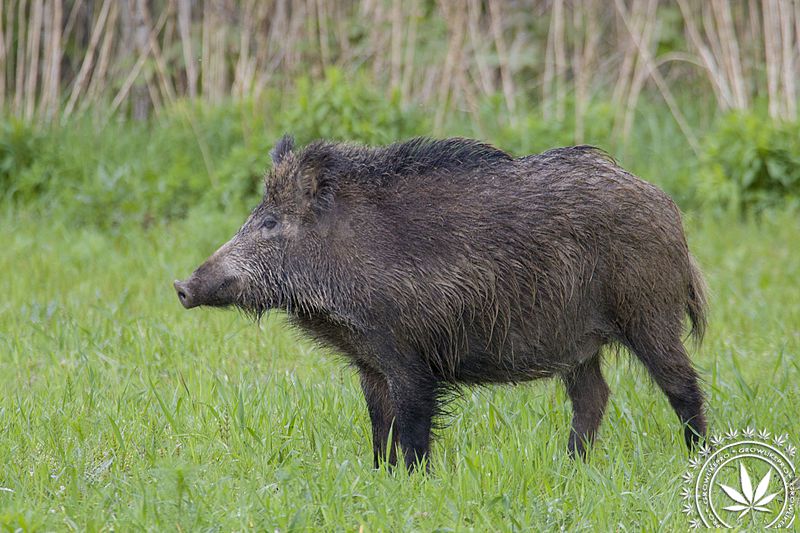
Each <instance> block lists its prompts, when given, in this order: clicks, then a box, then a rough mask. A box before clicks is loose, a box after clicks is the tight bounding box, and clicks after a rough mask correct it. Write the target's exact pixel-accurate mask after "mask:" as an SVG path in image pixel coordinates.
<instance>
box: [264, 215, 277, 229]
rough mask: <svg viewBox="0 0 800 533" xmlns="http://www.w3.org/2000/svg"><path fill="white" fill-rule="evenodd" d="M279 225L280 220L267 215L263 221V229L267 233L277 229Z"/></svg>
mask: <svg viewBox="0 0 800 533" xmlns="http://www.w3.org/2000/svg"><path fill="white" fill-rule="evenodd" d="M277 225H278V219H277V218H275V217H274V216H272V215H267V216H266V217H264V220H262V221H261V229H263V230H266V231H270V230H273V229H275V227H276V226H277Z"/></svg>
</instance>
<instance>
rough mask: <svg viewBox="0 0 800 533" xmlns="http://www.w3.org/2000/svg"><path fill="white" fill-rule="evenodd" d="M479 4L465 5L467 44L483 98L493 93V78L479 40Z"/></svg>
mask: <svg viewBox="0 0 800 533" xmlns="http://www.w3.org/2000/svg"><path fill="white" fill-rule="evenodd" d="M480 19H481V4H480V0H469V2H468V3H467V23H468V25H469V32H468V35H469V42H470V48H471V49H472V57H473V60H474V61H475V67H476V70H477V74H478V76H476V78H477V80H478V82H479V84H480V85H479V86H480V89H481V91H482V92H483V94H484V95H485V96H490V95H493V94H494V93H495V90H496V89H495V86H494V77H493V75H492V74H493V73H492V69H491V67H490V66H489V65H488V64H487V62H486V59H485V57H484V53H485V46H484V45H485V44H486V43H485V41H484V40H482V39H480V37H481V35H482V33H483V31H482V28H481V26H480Z"/></svg>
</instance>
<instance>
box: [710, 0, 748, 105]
mask: <svg viewBox="0 0 800 533" xmlns="http://www.w3.org/2000/svg"><path fill="white" fill-rule="evenodd" d="M711 10H712V12H713V14H714V18H715V20H716V25H717V31H718V35H719V38H718V39H719V43H720V53H721V54H722V64H723V65H725V70H726V71H727V76H728V80H730V86H731V88H732V93H733V94H732V96H733V106H734V108H735V109H747V107H748V98H747V90H746V89H745V83H744V78H743V76H742V60H741V57H740V55H739V42H738V39H737V38H736V30H735V29H734V25H733V17H732V15H731V10H730V4H729V3H728V2H726V1H725V0H712V2H711Z"/></svg>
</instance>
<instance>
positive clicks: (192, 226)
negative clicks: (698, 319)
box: [0, 210, 800, 531]
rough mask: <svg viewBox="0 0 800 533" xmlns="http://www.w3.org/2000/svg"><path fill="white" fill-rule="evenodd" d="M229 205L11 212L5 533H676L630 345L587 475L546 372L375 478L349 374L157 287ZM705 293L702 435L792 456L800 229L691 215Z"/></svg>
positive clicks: (490, 400)
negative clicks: (83, 220) (412, 465)
mask: <svg viewBox="0 0 800 533" xmlns="http://www.w3.org/2000/svg"><path fill="white" fill-rule="evenodd" d="M242 218H243V214H239V213H231V214H227V215H222V214H213V215H205V216H196V215H195V216H190V217H189V218H188V219H186V220H183V221H178V222H173V223H171V224H169V225H156V226H154V227H151V228H149V229H147V230H143V229H140V228H139V227H138V226H132V227H124V226H123V227H120V228H119V229H118V230H116V231H112V232H109V231H98V230H94V229H86V228H83V229H81V228H74V227H73V229H67V228H69V226H65V225H62V224H59V223H58V222H57V221H53V220H52V219H50V218H49V217H48V216H47V215H46V214H45V215H42V214H34V213H32V212H29V211H22V212H18V211H12V210H6V212H5V213H4V214H3V215H2V219H1V220H0V221H1V222H2V226H3V231H2V232H0V249H2V250H3V251H2V254H0V271H2V272H3V275H2V276H1V277H0V294H2V295H3V297H2V300H0V392H1V393H2V395H1V396H0V428H1V430H0V487H2V488H0V525H2V526H3V527H5V528H6V529H9V530H14V529H17V528H22V529H31V530H38V529H41V530H62V529H66V528H71V529H77V530H111V529H113V530H131V529H149V530H174V529H177V530H181V531H187V530H223V531H227V530H242V529H248V528H257V529H262V530H275V529H277V530H281V531H289V530H304V529H309V528H320V529H325V530H332V529H335V530H361V529H362V528H363V530H367V531H375V530H397V529H406V530H408V529H414V530H425V531H429V530H442V531H449V530H475V531H483V530H487V529H493V530H496V529H502V530H505V529H514V528H518V529H529V528H533V529H558V528H567V529H570V530H587V531H588V530H601V531H602V530H611V529H617V530H630V531H638V530H641V529H646V530H656V529H660V530H683V529H685V528H686V525H687V521H686V519H685V518H684V516H683V515H682V513H681V505H682V502H681V499H680V495H679V491H680V484H681V482H680V476H681V475H682V474H683V473H684V472H685V471H686V469H687V459H688V456H687V453H686V451H685V450H684V447H683V443H682V437H681V432H680V431H679V427H678V423H677V420H676V419H675V417H674V415H673V413H672V411H671V409H670V408H669V406H668V404H667V402H666V400H665V399H664V397H663V396H662V395H661V394H660V393H657V392H656V390H655V388H654V386H653V385H652V384H651V383H650V382H649V380H648V378H647V377H646V376H645V375H644V372H643V371H642V370H641V368H640V367H639V366H638V363H633V362H632V361H631V360H630V359H629V358H628V356H627V355H621V356H618V357H612V358H609V360H608V361H607V362H606V374H607V377H608V379H609V382H610V384H611V388H612V390H613V396H612V401H611V404H610V407H609V412H608V416H607V418H606V421H605V424H604V426H603V428H602V430H601V433H600V439H599V441H598V444H597V446H596V447H595V448H594V450H593V453H592V456H591V459H590V460H589V461H588V462H587V463H582V462H572V461H570V460H569V459H568V458H567V455H566V453H565V445H566V440H567V436H568V431H569V404H568V403H567V401H566V399H565V394H564V392H563V390H562V387H561V385H560V384H559V383H556V382H552V381H551V382H541V383H534V384H530V385H524V386H517V387H493V388H487V389H481V390H475V391H473V392H470V393H468V394H467V395H466V396H464V397H463V398H461V399H460V400H458V401H457V402H456V404H455V406H454V407H455V409H454V411H455V414H454V416H452V417H451V418H449V419H448V425H447V427H446V428H445V429H444V430H443V431H442V432H441V434H440V436H439V438H438V440H437V442H436V444H435V446H434V456H433V457H434V458H433V472H432V473H431V474H430V475H427V476H426V475H421V474H412V475H408V474H406V473H405V472H404V471H397V472H394V473H391V472H387V471H386V470H379V471H374V470H373V469H372V468H371V466H372V458H371V450H370V444H369V437H370V430H369V421H368V418H367V413H366V409H365V406H364V405H363V400H362V398H361V396H360V389H359V387H358V383H357V379H356V377H355V375H354V374H353V372H352V371H351V370H349V369H347V368H346V366H345V365H343V364H342V361H341V358H340V357H338V356H336V355H335V354H331V353H326V352H325V351H321V350H319V349H317V348H315V347H313V346H312V345H311V344H309V343H307V342H304V341H302V340H301V341H299V342H298V340H297V337H296V334H295V333H293V332H292V331H290V330H289V329H288V328H287V327H286V324H285V321H284V319H283V318H282V317H281V316H279V315H272V316H270V317H269V318H267V319H266V320H264V321H263V322H262V323H261V324H260V325H256V324H253V323H251V322H249V321H248V320H247V319H246V318H245V317H243V316H241V315H239V314H238V313H235V312H223V311H212V310H193V311H192V312H186V311H184V310H183V309H182V308H181V307H180V305H179V303H178V301H177V299H176V298H175V295H174V293H173V291H172V288H171V281H172V280H173V279H174V278H176V277H180V276H184V275H186V274H187V273H188V272H190V270H191V269H192V268H193V267H194V266H196V265H197V264H198V263H199V262H200V261H201V260H202V259H204V258H205V257H206V255H207V254H208V253H209V252H210V251H212V250H213V249H214V248H215V246H216V245H217V244H218V243H220V242H222V241H223V240H225V239H226V238H227V237H228V235H229V234H230V233H231V232H232V231H234V230H235V229H236V228H237V227H238V224H239V223H240V221H241V219H242ZM687 226H688V234H689V239H690V245H691V247H692V249H693V250H694V252H695V254H696V255H697V257H698V259H699V261H700V263H701V264H702V265H703V267H704V269H705V272H706V275H707V278H708V282H709V285H710V287H711V291H712V296H711V305H712V312H711V324H710V327H709V333H708V336H707V338H706V342H705V344H704V345H703V347H702V349H701V350H700V351H699V353H697V354H696V355H695V357H694V359H695V361H696V363H697V365H698V366H699V368H700V369H701V372H702V375H703V376H704V379H705V385H704V387H705V390H706V391H707V393H708V397H709V418H710V425H711V428H712V431H715V432H722V431H724V430H727V429H728V428H741V429H743V428H745V427H746V426H748V425H753V426H756V427H758V428H767V429H769V430H771V431H773V432H787V433H789V434H790V435H791V438H792V439H793V440H794V442H795V444H800V441H799V440H798V439H800V418H798V416H797V405H798V404H800V386H798V380H800V362H799V361H798V357H797V354H798V351H800V332H798V329H799V328H798V326H800V306H798V302H800V284H798V280H800V249H798V247H797V245H798V242H800V222H798V217H797V213H794V212H783V213H780V212H779V213H773V214H768V215H767V216H765V217H764V218H763V219H761V220H760V221H749V222H747V221H740V220H739V219H735V218H732V217H722V218H717V219H715V218H712V217H705V218H703V219H702V220H699V219H696V218H695V217H693V216H688V217H687Z"/></svg>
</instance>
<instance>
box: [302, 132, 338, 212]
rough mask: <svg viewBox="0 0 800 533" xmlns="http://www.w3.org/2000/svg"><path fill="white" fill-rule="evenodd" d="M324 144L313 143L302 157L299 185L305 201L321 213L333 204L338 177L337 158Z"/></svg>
mask: <svg viewBox="0 0 800 533" xmlns="http://www.w3.org/2000/svg"><path fill="white" fill-rule="evenodd" d="M327 148H328V147H327V146H325V145H323V144H321V143H320V144H312V145H310V146H309V147H307V148H306V149H305V150H304V151H303V154H302V156H300V157H301V163H300V169H301V170H300V173H299V174H298V186H299V191H300V196H301V198H302V201H303V203H305V204H306V205H308V206H309V207H311V209H313V210H314V212H315V213H317V214H320V213H322V212H324V211H326V210H328V209H330V208H331V207H332V206H333V199H334V196H335V194H336V189H337V185H338V179H337V176H336V174H337V173H336V158H335V156H334V155H333V154H332V153H331V152H330V151H328V149H327Z"/></svg>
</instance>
